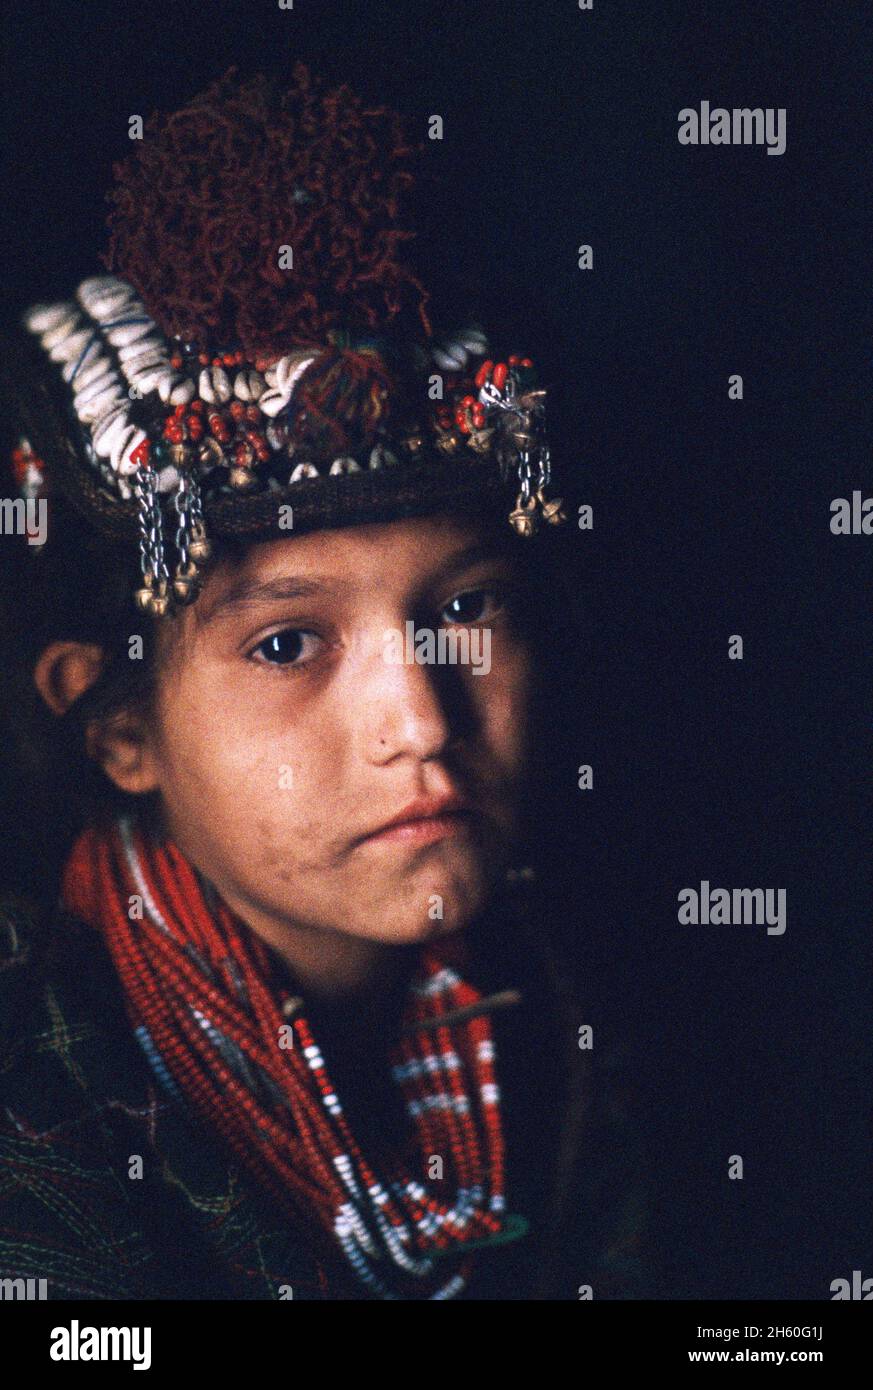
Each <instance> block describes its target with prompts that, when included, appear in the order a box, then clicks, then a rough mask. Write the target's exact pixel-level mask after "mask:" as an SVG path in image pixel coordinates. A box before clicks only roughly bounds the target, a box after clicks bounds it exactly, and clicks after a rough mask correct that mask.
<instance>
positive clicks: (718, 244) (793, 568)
mask: <svg viewBox="0 0 873 1390" xmlns="http://www.w3.org/2000/svg"><path fill="white" fill-rule="evenodd" d="M865 11H866V13H865ZM3 32H4V66H5V72H4V88H5V94H6V95H5V101H4V112H3V116H4V125H5V144H6V156H5V157H6V169H5V174H4V182H3V188H4V205H5V214H6V215H5V218H4V224H5V225H4V232H5V239H6V251H5V253H4V256H3V262H2V264H3V272H4V273H3V275H2V277H0V288H2V297H3V309H4V311H5V312H6V313H11V314H17V313H18V312H19V311H20V309H21V308H22V307H23V306H25V305H26V304H27V303H28V302H30V301H31V300H34V299H49V298H51V297H52V296H54V295H58V296H65V295H66V294H68V293H69V291H70V289H71V288H72V287H73V286H74V285H75V283H77V280H78V278H81V277H83V276H85V275H88V274H94V273H98V271H99V269H100V267H99V266H98V265H97V263H96V254H95V249H96V248H99V247H101V246H102V222H103V216H104V207H103V203H102V190H103V189H104V188H105V187H106V186H107V185H108V183H109V181H110V174H111V164H112V161H113V160H114V159H118V158H121V157H124V156H125V155H126V154H128V153H129V151H130V144H129V141H128V138H127V130H128V118H129V117H130V115H132V114H141V115H143V116H146V115H148V114H149V113H150V111H151V110H152V109H153V108H155V107H163V108H165V109H172V108H174V107H176V106H178V105H181V104H182V103H183V102H184V101H186V100H188V98H189V97H190V96H192V95H193V94H194V93H195V92H196V91H197V90H199V89H200V88H201V87H202V86H203V85H204V84H205V83H206V82H207V81H209V80H211V79H212V78H213V77H216V76H218V75H220V73H221V72H223V71H224V70H225V69H226V68H227V67H228V66H229V65H230V64H231V63H237V64H238V65H239V66H240V68H241V69H242V70H243V71H256V70H266V71H269V72H273V73H276V74H282V73H283V72H285V73H288V74H289V75H290V68H291V65H292V64H293V62H294V61H295V59H297V58H298V57H300V58H303V59H305V60H306V61H307V62H309V63H310V64H312V65H313V66H314V67H316V68H318V69H319V70H320V71H321V72H323V73H324V74H325V75H326V76H327V77H328V78H330V79H331V80H332V81H337V82H339V81H349V82H350V83H351V85H352V86H353V87H355V89H356V90H357V91H359V92H360V93H361V94H362V95H365V96H367V97H369V98H371V99H372V100H374V101H380V102H381V101H384V102H386V103H388V104H390V105H392V106H394V107H396V108H397V109H399V110H400V111H402V112H403V113H404V115H405V116H406V117H407V119H408V120H409V121H410V123H411V128H412V131H413V134H417V135H418V137H419V138H424V137H425V135H426V122H427V117H428V116H429V115H431V114H432V113H438V114H440V115H442V117H443V119H444V122H445V138H444V140H443V141H442V142H441V143H437V142H434V143H433V144H430V143H429V148H428V156H427V158H428V159H429V160H432V161H433V168H434V171H435V172H438V173H439V174H440V175H442V176H446V177H448V179H449V181H450V185H451V189H452V192H451V195H450V196H446V197H444V198H441V199H440V200H439V201H438V202H433V203H431V204H430V205H429V207H428V208H427V210H426V232H425V236H424V239H423V243H422V246H421V248H420V250H421V253H422V255H423V257H424V260H425V263H427V262H429V263H430V266H429V274H430V275H431V277H433V276H438V275H439V274H441V273H442V271H443V270H450V278H452V279H454V277H457V278H458V281H459V282H462V281H464V280H468V281H470V282H473V283H476V284H478V285H481V286H484V287H487V293H488V295H489V299H488V300H487V301H486V303H487V308H488V314H489V320H488V322H489V326H493V327H494V328H495V330H496V331H495V334H494V337H495V338H496V337H497V336H498V333H500V332H505V333H506V334H507V335H508V336H511V337H512V340H513V342H514V343H517V344H519V347H520V348H521V349H523V350H525V351H527V352H529V353H530V354H531V356H533V357H534V358H535V359H536V361H537V362H538V363H539V364H540V365H541V367H542V370H543V374H544V376H545V379H546V381H547V382H548V383H549V384H550V385H551V387H552V390H551V392H550V411H551V435H552V438H553V441H554V447H553V455H554V458H555V463H556V471H557V472H558V476H559V477H560V478H561V480H562V489H561V490H562V491H563V492H564V494H565V496H566V498H567V499H568V501H569V504H570V510H571V515H575V512H576V510H577V508H578V505H579V504H580V503H582V502H587V503H590V504H591V505H592V506H593V507H594V516H595V526H594V530H593V531H578V530H575V536H574V538H572V540H570V541H567V542H565V544H566V553H567V561H568V564H570V565H572V566H573V568H574V581H573V591H574V593H575V594H576V595H577V603H578V612H575V613H568V615H567V618H568V623H574V624H576V625H577V626H578V630H579V633H580V637H579V641H578V643H577V644H576V655H577V661H576V663H575V665H574V667H573V669H568V670H567V672H566V679H567V682H568V683H571V684H572V687H573V689H574V690H576V691H577V692H578V711H579V718H578V730H577V746H578V754H577V756H576V758H575V762H578V763H582V762H587V763H591V764H592V765H593V767H594V778H595V786H594V790H593V791H590V792H579V791H577V790H576V789H575V782H576V769H575V762H574V765H568V766H567V767H566V787H567V796H566V807H565V818H568V819H569V821H570V825H571V830H572V834H573V839H574V845H575V850H574V853H573V854H572V855H571V856H570V859H569V860H568V861H567V862H562V863H560V864H557V865H556V866H555V872H556V874H558V875H559V876H560V877H561V878H562V879H566V884H567V889H568V895H569V896H568V899H567V900H568V904H570V905H569V907H568V914H567V922H566V931H567V935H568V939H569V940H571V941H572V940H573V938H574V933H579V934H580V935H584V936H585V939H586V941H587V942H589V943H591V942H594V943H595V950H596V951H597V952H598V953H599V954H600V955H601V957H602V958H603V959H604V960H607V961H608V962H609V963H610V965H611V967H612V968H613V969H614V972H615V978H616V979H617V980H619V981H620V989H619V990H617V991H616V992H615V996H614V997H615V1001H616V1002H615V1004H614V1007H612V1008H611V1009H608V1010H605V1011H604V1010H601V1011H600V1013H599V1014H598V1029H599V1030H600V1031H599V1033H598V1041H600V1039H601V1038H602V1037H603V1034H604V1033H605V1034H606V1035H607V1038H606V1039H604V1041H606V1040H608V1036H609V1034H610V1033H614V1034H615V1037H616V1038H620V1037H622V1036H624V1037H625V1038H627V1039H629V1040H630V1043H631V1045H632V1047H633V1048H634V1049H635V1050H636V1051H637V1052H638V1053H639V1055H640V1060H641V1069H640V1076H641V1077H642V1078H643V1084H644V1089H645V1092H646V1096H647V1099H648V1101H649V1106H650V1111H651V1116H652V1119H651V1122H650V1124H649V1128H648V1134H647V1146H648V1159H647V1162H648V1163H650V1164H651V1171H652V1174H653V1175H654V1178H653V1181H654V1187H655V1190H656V1191H657V1192H658V1193H659V1194H660V1200H659V1206H660V1212H659V1217H660V1220H661V1222H662V1226H661V1231H662V1240H663V1248H664V1249H665V1251H666V1253H667V1256H668V1259H669V1262H670V1265H671V1280H670V1283H669V1286H668V1285H666V1284H665V1286H664V1292H665V1293H666V1292H668V1291H669V1293H670V1294H672V1295H673V1296H677V1297H694V1296H697V1297H704V1298H708V1297H709V1298H711V1297H723V1298H776V1297H782V1298H803V1297H805V1298H814V1299H821V1298H827V1297H828V1296H829V1287H830V1283H831V1281H832V1280H833V1279H834V1278H837V1277H842V1276H845V1277H848V1278H851V1271H852V1270H853V1269H855V1268H861V1269H862V1270H863V1272H864V1274H865V1276H868V1277H869V1276H871V1275H873V1256H871V1239H870V1231H871V1177H870V1161H869V1159H870V1145H869V1123H868V1095H869V1089H870V1084H869V1078H870V1075H871V1060H873V1059H871V1055H870V1054H871V1044H870V1037H871V1030H870V1024H871V1017H870V990H869V981H870V964H871V961H870V956H871V950H870V922H871V913H870V883H869V836H868V833H867V832H868V828H869V824H870V820H869V816H868V815H867V812H868V810H869V771H870V753H871V747H870V743H871V740H870V730H871V721H870V698H869V697H870V676H871V660H870V650H869V643H870V625H869V622H868V621H867V617H868V612H869V599H870V569H869V555H870V547H871V544H873V541H871V538H870V537H864V536H857V537H856V536H834V535H832V534H831V532H830V530H829V521H830V512H829V506H830V502H831V500H832V499H833V498H835V497H840V496H842V497H850V496H851V493H852V490H853V489H857V488H861V489H864V490H865V495H868V496H869V495H871V493H873V477H871V468H870V462H869V458H870V454H869V449H870V428H869V425H870V421H869V406H868V399H869V390H870V386H869V374H870V340H869V333H868V332H867V331H866V323H867V314H866V309H867V303H868V296H869V289H870V273H869V272H870V257H869V254H868V246H869V232H870V220H869V215H868V208H869V201H868V200H869V193H870V188H869V176H868V174H867V169H868V166H869V148H870V141H869V135H870V131H869V122H868V118H867V108H868V107H869V104H870V88H869V76H868V74H869V70H870V58H871V51H873V45H871V41H870V38H871V36H870V32H869V10H868V7H867V6H865V5H862V4H845V5H839V6H830V5H828V6H826V5H813V4H808V5H806V6H801V7H798V6H797V5H796V4H786V3H769V4H767V5H761V4H755V3H749V4H745V3H731V4H723V3H713V0H707V3H697V4H688V3H676V0H659V3H654V4H645V3H642V0H635V3H630V0H624V3H621V2H620V0H619V2H617V3H616V2H614V3H608V0H595V8H594V10H593V11H591V12H590V13H589V12H584V11H580V10H579V9H578V8H577V5H576V3H575V0H548V3H546V4H539V5H538V4H535V3H532V2H530V3H519V2H518V0H503V3H500V4H497V3H489V4H485V3H482V4H460V3H457V2H456V0H449V2H448V3H446V0H441V3H439V4H436V3H434V4H425V3H422V2H421V0H403V3H402V4H398V3H391V4H387V3H383V4H376V3H369V4H365V5H361V4H357V3H356V4H348V3H345V4H328V3H324V2H323V0H297V3H296V4H295V8H294V9H293V10H292V11H282V10H280V9H279V8H278V5H277V3H275V0H245V3H243V2H242V0H223V3H221V4H216V3H176V4H168V3H159V2H158V0H151V3H144V4H136V5H120V4H118V3H103V2H102V0H100V2H99V3H98V2H96V0H89V2H88V3H87V4H85V5H69V4H51V3H47V0H33V3H30V4H28V5H27V6H23V5H21V6H18V7H16V8H15V9H11V8H7V11H6V15H5V19H4V21H3ZM704 99H705V100H708V101H710V102H711V104H712V105H713V106H715V105H723V106H727V107H733V106H763V107H780V106H782V107H785V108H786V109H787V150H786V152H785V154H783V155H782V156H779V157H776V156H769V155H767V153H766V150H765V148H764V147H763V146H746V147H743V146H740V147H732V146H724V147H708V148H707V147H701V148H693V147H685V146H681V145H680V144H679V143H678V141H677V138H676V133H677V113H678V111H679V110H680V109H681V108H682V107H684V106H694V107H697V106H699V103H700V102H701V100H704ZM583 242H585V243H590V244H591V245H592V246H593V247H594V269H593V270H591V271H587V272H586V271H580V270H579V269H578V268H577V247H578V246H579V245H580V243H583ZM522 340H523V341H522ZM732 373H740V374H741V375H742V376H743V379H744V385H745V398H744V399H743V400H742V401H741V402H734V401H729V400H728V394H727V392H728V377H729V376H730V375H731V374H732ZM732 634H740V635H742V637H743V640H744V644H745V656H744V660H742V661H730V660H729V659H728V639H729V637H730V636H731V635H732ZM702 879H708V880H709V881H710V882H711V883H712V884H713V886H725V887H741V886H745V887H756V886H760V887H773V888H778V887H781V888H785V889H786V890H787V895H788V929H787V931H786V933H785V935H784V936H781V937H776V936H768V935H767V933H766V930H765V928H763V927H753V926H746V927H739V926H731V927H727V926H720V927H719V926H700V927H689V926H680V925H679V923H678V921H677V893H678V892H679V890H680V889H681V888H683V887H691V886H695V887H696V886H697V885H699V883H700V881H701V880H702ZM578 958H579V959H580V960H581V959H582V953H581V952H580V954H579V957H578ZM582 983H583V986H584V980H583V981H582ZM731 1154H740V1155H742V1157H743V1159H744V1163H745V1177H744V1179H743V1181H742V1182H736V1181H734V1182H731V1181H729V1180H728V1178H727V1167H728V1157H729V1155H731ZM583 1277H584V1274H580V1281H581V1280H582V1278H583ZM595 1294H596V1291H595Z"/></svg>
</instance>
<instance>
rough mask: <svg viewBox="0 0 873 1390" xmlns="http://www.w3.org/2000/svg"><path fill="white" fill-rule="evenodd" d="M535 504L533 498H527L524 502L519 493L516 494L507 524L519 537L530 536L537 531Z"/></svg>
mask: <svg viewBox="0 0 873 1390" xmlns="http://www.w3.org/2000/svg"><path fill="white" fill-rule="evenodd" d="M536 511H537V502H536V498H535V497H529V498H528V499H527V501H526V502H525V501H524V499H523V497H522V495H521V493H519V494H518V497H517V499H516V503H515V507H514V508H513V510H512V511H511V512H510V513H509V524H510V526H511V527H512V528H513V530H515V531H517V532H518V534H519V535H520V536H532V535H533V533H534V531H535V530H536V529H537V515H536Z"/></svg>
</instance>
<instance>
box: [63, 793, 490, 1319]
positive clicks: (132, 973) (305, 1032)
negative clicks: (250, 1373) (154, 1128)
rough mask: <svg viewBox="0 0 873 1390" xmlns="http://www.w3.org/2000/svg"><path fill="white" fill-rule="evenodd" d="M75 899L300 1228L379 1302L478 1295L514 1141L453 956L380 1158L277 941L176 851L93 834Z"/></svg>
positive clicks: (156, 1058) (214, 1111)
mask: <svg viewBox="0 0 873 1390" xmlns="http://www.w3.org/2000/svg"><path fill="white" fill-rule="evenodd" d="M64 898H65V902H66V905H67V907H68V908H69V909H70V910H71V911H73V912H75V913H77V914H78V915H79V916H81V917H82V918H83V919H84V920H85V921H87V922H89V923H91V924H92V925H93V926H95V927H97V928H98V929H99V930H101V932H102V933H103V935H104V937H105V939H106V942H107V945H108V948H109V950H110V952H111V954H112V957H113V960H114V962H115V966H116V969H117V971H118V974H119V977H120V980H121V983H122V986H123V988H124V992H125V997H126V1003H127V1008H128V1013H129V1015H130V1017H131V1019H132V1022H133V1025H134V1029H135V1032H136V1035H137V1037H138V1039H139V1041H140V1043H141V1045H142V1047H143V1049H144V1050H145V1052H146V1055H147V1056H148V1058H149V1061H150V1063H151V1065H152V1068H153V1070H154V1071H155V1073H156V1075H157V1077H158V1078H159V1080H160V1081H161V1083H162V1084H163V1086H164V1087H165V1088H166V1089H167V1090H168V1091H170V1092H171V1093H173V1094H174V1095H176V1096H178V1097H181V1098H184V1099H185V1100H186V1101H187V1102H188V1103H189V1104H190V1105H191V1106H192V1107H193V1108H194V1109H196V1110H197V1111H198V1112H199V1114H200V1115H201V1116H203V1118H204V1119H205V1120H206V1121H207V1123H208V1124H209V1125H210V1126H211V1127H213V1128H214V1129H215V1130H216V1131H218V1132H219V1133H220V1134H221V1135H222V1136H223V1137H224V1139H225V1140H226V1142H227V1143H228V1144H229V1145H230V1147H231V1148H232V1150H233V1151H234V1153H235V1154H236V1156H237V1157H238V1159H239V1160H240V1162H241V1163H242V1164H243V1165H244V1167H245V1168H246V1169H247V1170H248V1171H249V1172H251V1173H252V1174H253V1176H254V1177H255V1178H256V1179H257V1180H258V1182H259V1183H261V1184H262V1185H263V1187H265V1188H266V1189H267V1190H268V1191H269V1192H270V1193H271V1194H272V1195H273V1196H274V1197H275V1198H276V1199H277V1200H278V1201H279V1202H280V1203H281V1204H282V1205H283V1207H284V1208H285V1209H286V1210H287V1211H288V1212H289V1215H292V1217H293V1218H294V1219H296V1220H297V1221H301V1220H303V1221H311V1220H313V1219H314V1220H316V1221H317V1222H318V1224H319V1226H320V1228H321V1229H322V1230H323V1231H324V1230H326V1231H328V1232H329V1233H330V1235H331V1237H332V1239H333V1240H334V1241H335V1242H336V1244H337V1245H338V1247H339V1249H340V1250H341V1251H342V1252H343V1254H344V1256H345V1258H346V1260H347V1261H348V1264H349V1265H350V1266H351V1269H352V1270H353V1271H354V1273H355V1275H356V1276H357V1278H358V1280H360V1282H361V1284H362V1285H364V1286H365V1287H366V1289H367V1290H368V1291H369V1292H370V1293H371V1294H372V1295H373V1296H374V1297H377V1298H383V1299H394V1298H404V1297H419V1298H421V1297H425V1298H434V1299H447V1298H453V1297H455V1296H457V1295H458V1294H459V1293H461V1292H462V1291H463V1289H464V1288H465V1286H466V1284H467V1282H468V1280H469V1276H470V1273H471V1270H472V1258H471V1257H470V1255H469V1253H468V1252H469V1250H470V1249H471V1248H472V1247H473V1246H474V1245H476V1246H478V1245H481V1244H482V1243H491V1242H492V1241H494V1240H495V1239H496V1240H501V1239H505V1238H506V1236H507V1232H506V1229H505V1223H504V1212H505V1174H504V1142H503V1134H502V1128H501V1118H500V1093H499V1088H498V1084H497V1080H496V1075H495V1056H494V1041H493V1037H492V1031H491V1024H490V1021H489V1018H488V1016H487V1013H484V1012H482V1010H481V1009H477V1005H480V1004H481V1003H482V996H481V994H480V993H479V991H477V990H476V989H475V988H474V987H473V986H472V985H471V984H469V983H467V982H465V981H464V980H463V979H462V978H461V976H460V975H459V974H458V973H457V971H456V970H455V969H454V968H453V967H452V966H451V965H450V964H448V963H447V962H446V960H444V959H442V958H441V956H440V953H439V951H438V949H435V948H428V949H426V950H424V951H423V953H422V958H421V964H420V969H419V971H418V973H417V974H416V976H415V978H414V980H413V982H412V984H411V986H410V990H409V995H408V998H407V1001H406V1008H405V1014H404V1018H403V1022H402V1030H401V1035H400V1038H399V1040H398V1041H397V1042H396V1044H395V1045H394V1047H393V1048H392V1049H391V1053H390V1063H391V1076H392V1079H393V1082H394V1083H395V1084H396V1086H397V1087H398V1088H399V1091H400V1095H401V1097H402V1100H403V1102H404V1105H405V1110H406V1114H407V1116H408V1119H409V1134H408V1135H407V1136H406V1145H405V1147H403V1146H401V1148H402V1152H401V1151H399V1150H398V1148H397V1146H394V1147H393V1149H392V1150H391V1156H389V1157H385V1153H384V1152H383V1153H382V1154H381V1155H380V1157H378V1158H376V1157H373V1156H370V1157H368V1156H367V1155H365V1153H364V1152H363V1150H362V1148H361V1146H360V1145H359V1144H358V1142H357V1140H356V1138H355V1135H354V1133H353V1131H352V1127H351V1123H350V1120H349V1117H348V1115H347V1114H346V1111H345V1109H344V1107H343V1103H342V1099H341V1097H340V1096H339V1095H338V1093H337V1090H336V1088H335V1086H334V1084H333V1081H332V1080H331V1075H330V1071H329V1069H328V1066H327V1064H326V1061H325V1058H324V1057H323V1055H322V1053H321V1050H320V1048H319V1046H318V1043H317V1041H316V1039H315V1037H314V1036H313V1032H312V1029H311V1028H310V1025H309V1022H308V1021H307V1010H306V1006H305V1004H304V1002H303V1000H302V999H300V998H299V997H296V996H292V995H291V993H290V990H288V989H283V988H279V989H277V988H276V987H275V985H274V984H273V983H272V980H273V975H274V972H273V970H272V962H271V958H270V955H269V952H268V951H267V948H266V947H265V945H264V944H263V942H261V941H260V939H259V938H258V937H257V936H255V935H254V934H253V933H252V932H250V931H249V930H248V929H247V928H246V927H244V926H243V925H242V924H241V923H240V922H239V921H238V920H237V919H236V918H235V917H234V916H233V914H232V913H231V912H230V911H229V910H228V909H227V908H226V906H225V905H224V904H223V903H221V902H220V901H218V902H216V903H215V904H214V905H212V906H210V905H208V904H207V899H206V895H205V893H204V889H203V885H202V883H201V881H200V880H199V878H198V876H197V874H196V872H195V870H194V869H193V867H192V866H191V865H190V863H189V862H188V861H187V860H186V859H185V858H184V856H183V855H182V854H181V852H180V851H179V850H178V848H177V847H176V846H174V845H173V844H172V843H168V842H163V843H161V844H158V843H156V842H154V841H153V840H151V839H150V838H148V837H147V836H145V835H144V834H143V832H142V831H141V830H140V829H138V828H137V827H135V826H134V825H133V824H131V823H130V822H129V821H128V820H126V819H122V820H119V821H118V823H117V824H116V825H115V826H114V827H113V828H112V829H111V830H109V831H99V830H97V829H94V828H92V829H89V830H87V831H86V832H85V833H84V834H83V835H82V836H81V837H80V839H79V840H78V841H77V843H76V845H75V847H74V849H73V852H72V854H71V856H70V860H69V862H68V865H67V869H66V874H65V880H64ZM389 1147H390V1146H389ZM386 1152H387V1148H386ZM446 1257H450V1258H446Z"/></svg>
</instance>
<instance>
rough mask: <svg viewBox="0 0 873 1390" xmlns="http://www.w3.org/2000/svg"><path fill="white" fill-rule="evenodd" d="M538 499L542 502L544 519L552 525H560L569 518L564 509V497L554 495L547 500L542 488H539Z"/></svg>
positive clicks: (541, 508)
mask: <svg viewBox="0 0 873 1390" xmlns="http://www.w3.org/2000/svg"><path fill="white" fill-rule="evenodd" d="M537 501H538V502H539V504H540V510H541V512H542V514H543V521H547V522H549V524H550V525H551V526H558V525H560V523H561V522H562V521H566V520H567V517H566V514H565V512H564V510H563V506H564V499H563V497H552V498H551V499H550V500H549V501H547V500H546V498H545V496H544V494H543V490H542V488H539V489H538V490H537Z"/></svg>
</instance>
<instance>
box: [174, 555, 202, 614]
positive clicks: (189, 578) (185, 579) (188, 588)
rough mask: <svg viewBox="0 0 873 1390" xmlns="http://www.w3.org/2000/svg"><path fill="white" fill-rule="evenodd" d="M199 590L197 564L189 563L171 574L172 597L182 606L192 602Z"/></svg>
mask: <svg viewBox="0 0 873 1390" xmlns="http://www.w3.org/2000/svg"><path fill="white" fill-rule="evenodd" d="M199 592H200V581H199V579H198V576H197V566H196V565H193V564H190V563H189V564H187V565H186V566H185V567H184V569H178V570H177V571H176V573H175V574H174V575H173V598H174V599H175V600H176V602H177V603H180V604H182V605H183V606H184V605H185V604H186V603H193V602H194V600H195V598H196V597H197V595H198V594H199Z"/></svg>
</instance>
